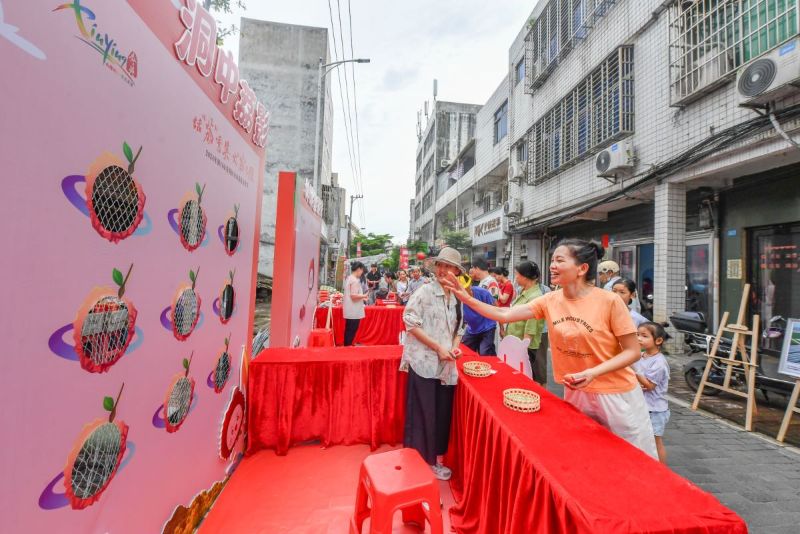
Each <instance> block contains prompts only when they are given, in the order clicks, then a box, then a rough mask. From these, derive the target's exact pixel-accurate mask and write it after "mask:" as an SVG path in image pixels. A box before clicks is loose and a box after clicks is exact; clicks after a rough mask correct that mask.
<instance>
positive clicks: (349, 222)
mask: <svg viewBox="0 0 800 534" xmlns="http://www.w3.org/2000/svg"><path fill="white" fill-rule="evenodd" d="M359 198H364V195H350V215H349V217H348V218H347V257H348V258H349V257H350V239H351V232H352V230H351V229H352V228H353V202H354V201H355V200H358V199H359Z"/></svg>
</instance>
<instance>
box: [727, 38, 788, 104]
mask: <svg viewBox="0 0 800 534" xmlns="http://www.w3.org/2000/svg"><path fill="white" fill-rule="evenodd" d="M798 82H800V39H797V38H795V39H792V40H791V41H789V42H787V43H784V44H782V45H781V46H779V47H778V48H776V49H774V50H772V51H770V52H768V53H767V54H764V55H763V56H761V57H759V58H758V59H756V60H754V61H751V62H750V63H748V64H747V65H745V66H743V67H742V68H741V69H740V70H739V73H738V74H737V76H736V91H737V93H738V95H739V105H740V106H758V105H763V104H766V103H767V102H769V101H771V100H778V99H780V98H783V97H785V96H787V95H788V94H790V93H793V92H796V91H797V88H798Z"/></svg>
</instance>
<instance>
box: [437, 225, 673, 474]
mask: <svg viewBox="0 0 800 534" xmlns="http://www.w3.org/2000/svg"><path fill="white" fill-rule="evenodd" d="M604 254H605V250H604V249H603V247H602V246H601V245H599V244H598V243H594V242H587V241H582V240H579V239H566V240H563V241H561V242H560V243H559V244H558V247H557V248H556V249H555V251H554V252H553V256H552V260H551V263H550V278H551V281H552V282H553V283H555V284H558V285H559V286H561V289H560V290H559V291H553V292H550V293H547V294H546V295H544V296H542V297H539V298H537V299H534V300H532V301H531V302H529V303H526V304H520V305H517V306H512V307H511V308H498V307H496V306H489V305H487V304H484V303H482V302H480V301H478V300H477V299H474V298H472V297H470V296H469V294H468V293H467V292H466V291H465V290H463V288H461V286H460V285H459V284H458V280H457V279H456V278H455V276H449V275H448V277H447V279H446V280H445V281H444V282H443V285H444V286H445V287H447V288H449V289H450V291H452V292H453V294H454V295H455V296H456V297H457V298H458V299H459V300H460V301H461V302H463V303H464V304H466V305H467V306H469V307H470V308H472V309H473V310H475V311H477V312H478V313H480V314H482V315H484V316H485V317H488V318H490V319H494V320H496V321H502V322H506V323H511V322H516V321H524V320H527V319H545V320H546V321H547V326H548V332H549V338H550V350H551V351H552V363H553V375H554V377H555V379H556V381H557V382H562V383H563V384H564V386H565V390H564V400H566V401H567V402H569V403H570V404H572V405H574V406H575V407H576V408H578V409H579V410H581V411H582V412H583V413H584V414H586V415H588V416H589V417H591V418H592V419H594V420H596V421H597V422H599V423H600V424H602V425H603V426H605V427H606V428H608V429H609V430H611V431H612V432H614V433H615V434H617V435H618V436H619V437H621V438H623V439H625V440H626V441H628V442H629V443H631V444H632V445H634V446H636V447H638V448H639V449H641V450H642V451H644V452H645V453H647V454H649V455H650V456H652V457H653V458H655V459H658V453H657V452H656V443H655V439H654V437H653V427H652V425H651V423H650V415H649V413H648V409H647V404H646V403H645V399H644V395H643V394H642V388H641V387H640V386H639V383H638V381H637V380H636V375H635V373H634V372H633V370H632V369H631V368H630V366H631V364H632V363H633V362H635V361H637V360H639V358H640V347H639V343H638V341H637V338H636V328H635V327H634V325H633V320H632V319H631V315H630V312H629V311H628V308H627V307H626V306H625V304H624V303H623V302H622V299H620V298H619V297H618V296H617V295H615V294H614V293H612V292H610V291H604V290H603V289H600V288H599V287H597V286H596V285H595V284H594V280H595V278H596V276H597V263H598V261H599V259H600V258H602V257H603V255H604Z"/></svg>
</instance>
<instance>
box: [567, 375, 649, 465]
mask: <svg viewBox="0 0 800 534" xmlns="http://www.w3.org/2000/svg"><path fill="white" fill-rule="evenodd" d="M564 400H566V401H567V402H568V403H570V404H572V405H573V406H575V407H576V408H577V409H579V410H580V411H582V412H583V413H585V414H586V415H588V416H589V417H591V418H592V419H594V420H595V421H597V422H598V423H600V424H601V425H603V426H604V427H606V428H607V429H609V430H610V431H612V432H613V433H614V434H616V435H617V436H619V437H621V438H622V439H624V440H625V441H627V442H628V443H630V444H631V445H633V446H634V447H637V448H639V449H641V450H643V451H644V452H645V453H647V454H649V455H650V456H652V457H653V458H655V459H656V460H658V452H657V451H656V440H655V438H654V437H653V425H652V424H651V422H650V413H649V412H648V411H647V404H646V403H645V400H644V394H643V393H642V390H641V388H639V387H637V388H635V389H633V390H632V391H628V392H626V393H588V392H586V391H581V390H579V389H570V388H564Z"/></svg>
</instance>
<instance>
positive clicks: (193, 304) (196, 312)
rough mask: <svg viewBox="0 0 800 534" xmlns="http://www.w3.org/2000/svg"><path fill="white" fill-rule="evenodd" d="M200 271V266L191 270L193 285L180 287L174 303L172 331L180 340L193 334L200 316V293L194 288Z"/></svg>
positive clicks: (190, 278) (190, 276)
mask: <svg viewBox="0 0 800 534" xmlns="http://www.w3.org/2000/svg"><path fill="white" fill-rule="evenodd" d="M199 273H200V267H198V268H197V271H189V280H191V282H192V284H191V286H189V285H186V284H185V285H183V286H181V287H179V288H178V292H177V293H176V294H175V301H174V302H173V303H172V333H173V334H174V335H175V337H176V338H177V339H178V340H179V341H185V340H186V339H187V338H188V337H189V335H191V333H192V331H193V330H194V328H195V326H197V320H198V319H199V318H200V303H201V300H200V295H198V294H197V292H196V291H195V289H194V286H195V284H196V283H197V276H198V274H199Z"/></svg>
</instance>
